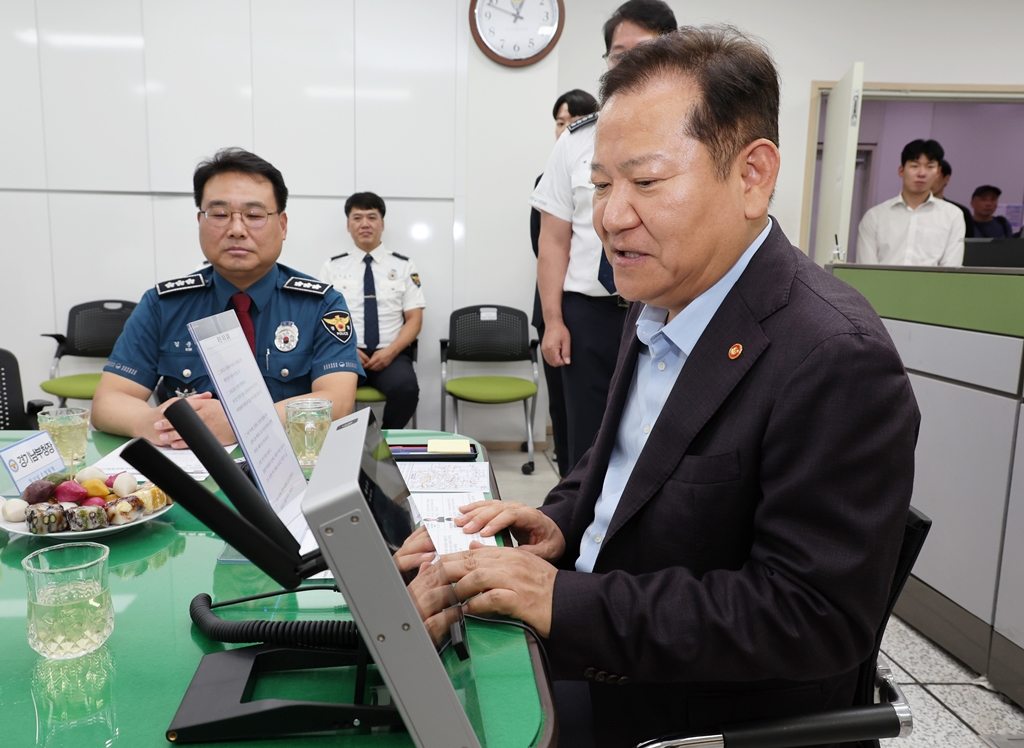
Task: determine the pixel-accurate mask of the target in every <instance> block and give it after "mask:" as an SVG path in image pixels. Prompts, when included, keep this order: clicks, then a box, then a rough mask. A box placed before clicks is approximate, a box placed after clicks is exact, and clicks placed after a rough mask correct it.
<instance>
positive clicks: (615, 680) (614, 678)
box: [608, 673, 619, 686]
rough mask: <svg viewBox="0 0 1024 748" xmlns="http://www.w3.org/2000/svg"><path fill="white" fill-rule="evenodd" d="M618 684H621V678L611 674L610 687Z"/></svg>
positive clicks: (609, 678)
mask: <svg viewBox="0 0 1024 748" xmlns="http://www.w3.org/2000/svg"><path fill="white" fill-rule="evenodd" d="M618 682H619V676H617V675H615V673H611V674H609V676H608V685H610V686H611V685H614V684H616V683H618Z"/></svg>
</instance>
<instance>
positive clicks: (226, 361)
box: [188, 311, 309, 543]
mask: <svg viewBox="0 0 1024 748" xmlns="http://www.w3.org/2000/svg"><path fill="white" fill-rule="evenodd" d="M188 328H189V332H190V333H191V334H192V338H193V339H194V340H195V341H196V345H197V346H198V347H199V354H200V355H201V356H202V358H203V363H205V364H206V372H207V374H209V376H210V379H211V380H212V381H213V384H214V387H216V389H217V396H218V397H219V398H220V402H221V405H223V407H224V412H225V414H226V415H227V417H228V421H230V422H231V427H232V428H233V429H234V431H235V435H236V436H237V437H238V442H239V444H240V445H241V447H242V452H244V453H245V459H246V462H248V463H249V468H250V470H252V473H253V475H254V476H255V477H256V482H257V483H258V484H259V487H260V490H261V491H262V492H263V495H264V496H266V497H267V501H269V502H270V505H271V506H272V507H273V508H274V512H275V513H276V514H277V516H278V517H280V518H281V521H282V522H284V524H285V526H286V527H287V528H288V530H289V531H290V532H291V533H292V535H293V536H294V537H295V539H296V540H298V541H299V543H302V542H303V540H304V539H305V537H306V535H307V533H308V532H309V525H307V524H306V518H305V517H304V516H303V514H302V496H303V494H304V493H305V491H306V477H305V476H304V475H303V474H302V468H301V467H299V461H298V460H297V459H296V458H295V452H293V451H292V445H291V444H290V443H289V441H288V435H287V433H285V430H284V424H283V423H281V419H280V418H279V417H278V415H277V410H276V408H275V407H274V400H273V398H271V397H270V390H268V389H267V384H266V382H264V381H263V375H262V374H261V373H260V368H259V364H257V363H256V359H255V358H253V355H252V349H250V348H249V343H248V341H247V340H246V339H245V334H244V333H243V332H242V328H241V327H240V326H239V324H238V317H237V316H236V315H235V313H234V312H233V311H228V312H223V313H221V314H216V315H214V316H212V317H206V318H205V319H201V320H197V321H196V322H192V323H190V324H189V326H188Z"/></svg>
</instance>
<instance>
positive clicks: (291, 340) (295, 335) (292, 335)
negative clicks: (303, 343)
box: [274, 321, 299, 352]
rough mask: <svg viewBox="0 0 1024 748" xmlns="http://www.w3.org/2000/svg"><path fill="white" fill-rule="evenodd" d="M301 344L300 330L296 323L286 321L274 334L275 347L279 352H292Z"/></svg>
mask: <svg viewBox="0 0 1024 748" xmlns="http://www.w3.org/2000/svg"><path fill="white" fill-rule="evenodd" d="M298 344H299V328H298V327H296V326H295V323H294V322H291V321H286V322H282V323H281V324H279V325H278V326H277V331H276V332H275V333H274V345H276V346H277V350H279V351H286V352H287V351H290V350H292V349H293V348H294V347H295V346H297V345H298Z"/></svg>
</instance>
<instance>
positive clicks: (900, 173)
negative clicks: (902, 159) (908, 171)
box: [896, 164, 903, 179]
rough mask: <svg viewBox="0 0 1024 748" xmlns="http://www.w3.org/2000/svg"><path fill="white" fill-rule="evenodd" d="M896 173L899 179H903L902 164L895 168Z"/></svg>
mask: <svg viewBox="0 0 1024 748" xmlns="http://www.w3.org/2000/svg"><path fill="white" fill-rule="evenodd" d="M896 173H897V174H899V175H900V179H903V164H900V168H899V169H897V170H896Z"/></svg>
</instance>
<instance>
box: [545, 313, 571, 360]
mask: <svg viewBox="0 0 1024 748" xmlns="http://www.w3.org/2000/svg"><path fill="white" fill-rule="evenodd" d="M571 345H572V341H571V340H570V338H569V328H568V327H566V326H565V325H564V324H562V322H555V323H548V324H546V326H545V328H544V340H543V342H542V343H541V346H540V350H541V352H542V353H543V354H544V360H545V361H547V362H548V365H550V366H565V365H566V364H568V363H570V361H569V354H570V352H571Z"/></svg>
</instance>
